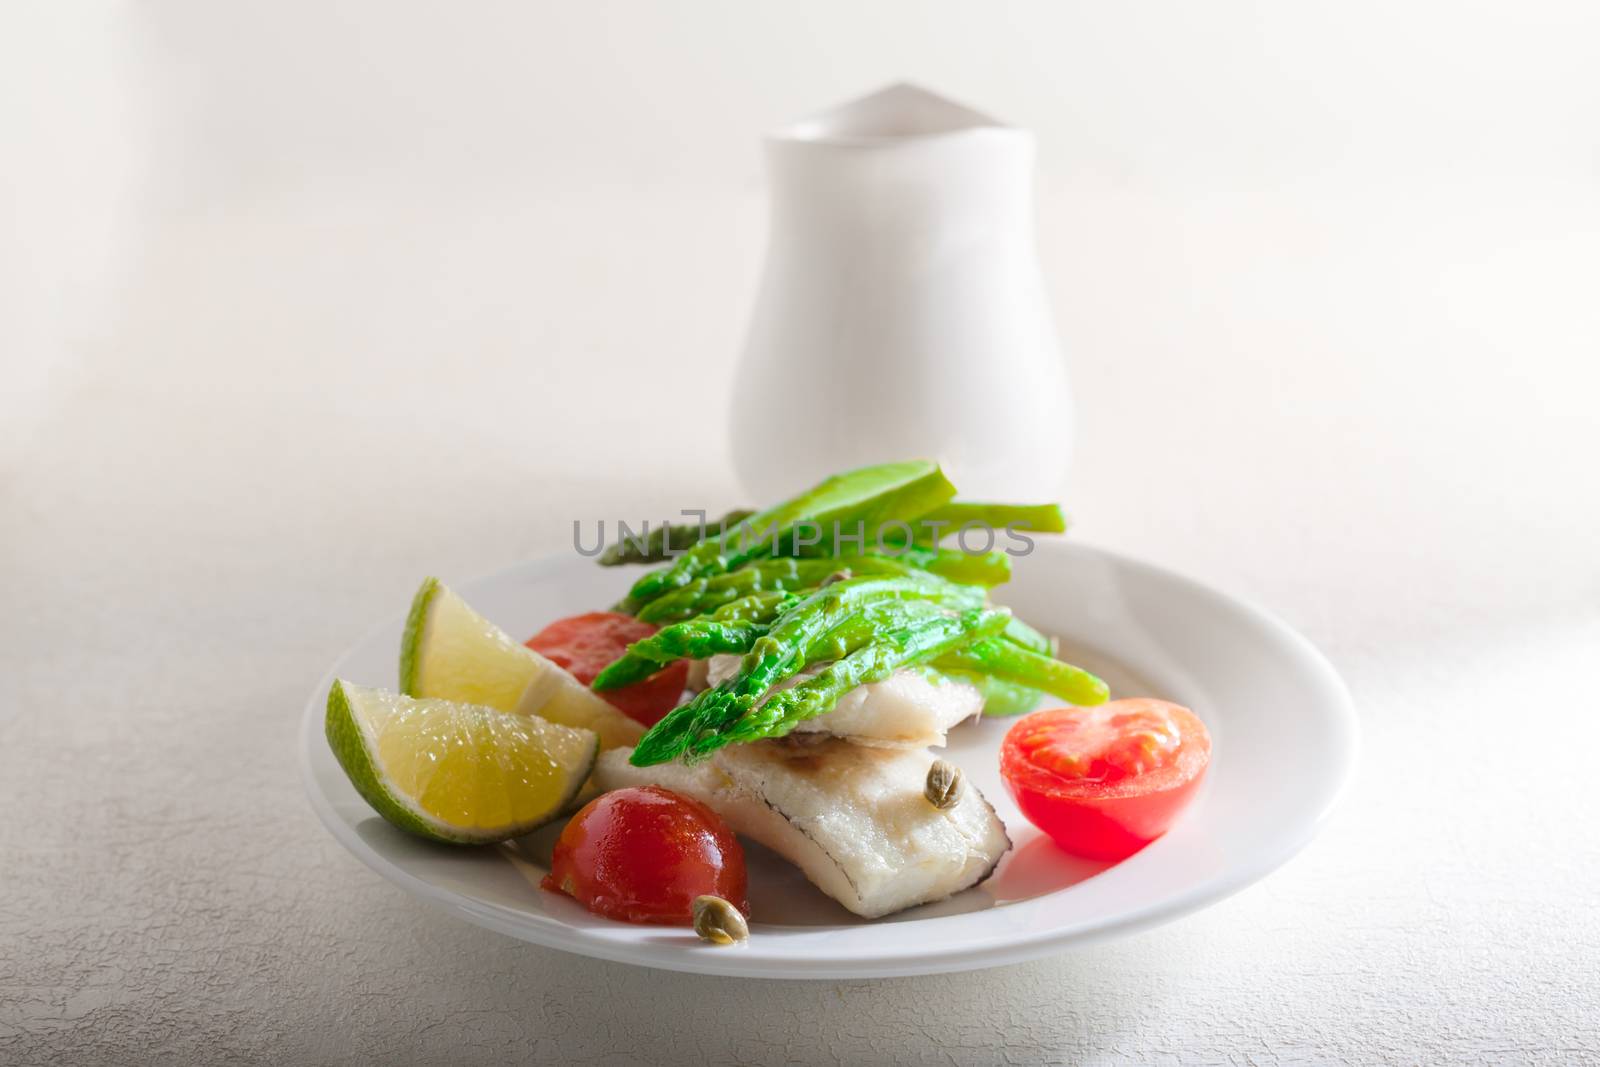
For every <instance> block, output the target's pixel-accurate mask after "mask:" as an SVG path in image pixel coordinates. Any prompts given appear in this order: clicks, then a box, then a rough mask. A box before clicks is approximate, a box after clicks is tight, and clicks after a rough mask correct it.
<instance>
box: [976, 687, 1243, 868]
mask: <svg viewBox="0 0 1600 1067" xmlns="http://www.w3.org/2000/svg"><path fill="white" fill-rule="evenodd" d="M1210 761H1211V735H1210V734H1208V733H1207V732H1206V728H1205V724H1204V723H1202V722H1201V721H1200V720H1199V719H1198V718H1197V717H1196V716H1195V714H1194V712H1192V711H1190V710H1189V709H1188V708H1185V707H1180V706H1179V705H1177V704H1169V703H1167V702H1166V701H1165V700H1151V699H1148V698H1140V699H1136V700H1114V701H1112V702H1111V703H1109V704H1100V705H1098V706H1096V707H1091V708H1071V707H1069V708H1050V709H1047V710H1045V711H1036V712H1034V713H1033V714H1032V715H1029V716H1027V717H1026V718H1024V719H1021V720H1019V721H1018V722H1017V724H1016V725H1015V726H1013V727H1011V729H1010V730H1009V731H1008V732H1007V733H1006V738H1005V741H1004V742H1003V743H1002V744H1001V746H1000V775H1001V777H1002V778H1004V779H1005V783H1006V788H1007V789H1008V790H1010V792H1011V796H1012V797H1013V798H1014V799H1015V800H1016V802H1017V807H1019V808H1021V809H1022V814H1024V815H1026V816H1027V817H1028V820H1029V821H1030V822H1032V823H1033V824H1034V825H1035V826H1037V827H1038V828H1039V829H1041V830H1043V831H1044V832H1045V833H1047V834H1049V835H1050V836H1051V837H1052V838H1054V839H1055V841H1056V844H1058V845H1060V846H1061V847H1062V848H1063V849H1065V850H1066V851H1068V852H1071V853H1073V854H1074V855H1078V856H1087V857H1089V858H1091V859H1107V860H1120V859H1125V858H1126V857H1128V856H1131V855H1133V854H1134V853H1135V852H1137V851H1139V850H1140V849H1141V848H1143V847H1144V846H1145V845H1148V844H1149V843H1150V842H1151V841H1154V840H1155V839H1156V838H1158V837H1160V836H1161V835H1162V834H1164V833H1166V832H1167V828H1168V827H1169V826H1171V825H1172V821H1173V820H1174V819H1175V818H1177V816H1178V813H1179V812H1180V811H1182V810H1183V808H1184V806H1185V805H1186V804H1188V803H1189V800H1190V799H1191V798H1192V797H1193V796H1194V793H1195V790H1196V789H1197V788H1198V787H1199V785H1200V780H1201V778H1203V777H1204V776H1205V773H1206V766H1207V765H1208V764H1209V763H1210Z"/></svg>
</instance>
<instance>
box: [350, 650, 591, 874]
mask: <svg viewBox="0 0 1600 1067" xmlns="http://www.w3.org/2000/svg"><path fill="white" fill-rule="evenodd" d="M325 725H326V730H327V735H328V744H329V746H331V747H332V748H333V754H334V755H335V756H337V757H338V759H339V764H340V766H342V767H343V768H344V773H345V774H347V775H348V776H349V777H350V782H351V784H353V785H354V786H355V787H356V791H357V792H359V793H360V794H361V795H362V797H364V798H365V799H366V801H367V803H368V804H371V805H372V806H373V808H374V809H376V810H377V812H378V814H379V815H382V816H383V817H384V818H385V819H388V820H389V821H390V822H391V823H393V824H394V825H396V826H398V827H400V829H402V830H409V831H410V832H412V833H414V834H420V835H421V836H423V837H429V838H432V839H434V840H436V841H451V842H455V843H457V844H483V843H485V842H489V841H504V840H506V839H507V838H511V837H517V836H519V835H521V834H525V833H527V832H528V831H530V830H532V829H534V828H536V827H538V826H542V825H544V824H545V823H547V822H549V821H550V820H551V819H553V818H555V817H556V816H557V815H560V814H561V813H562V812H563V811H564V810H565V809H566V807H567V805H568V804H569V803H570V802H571V801H572V799H573V797H575V796H576V795H577V793H578V790H579V789H581V788H582V787H583V783H584V782H585V780H587V779H588V777H589V772H590V771H591V770H592V769H593V768H594V760H595V756H596V755H597V754H598V753H599V750H600V747H599V739H598V738H597V737H595V735H594V732H593V731H591V730H575V729H573V728H571V727H569V726H558V725H556V724H555V723H552V722H545V721H544V720H543V719H537V718H532V717H529V716H523V715H511V714H508V713H507V712H503V711H496V710H494V709H493V708H485V707H480V706H478V705H475V704H459V703H456V702H454V701H450V700H437V699H425V700H413V699H412V698H411V697H406V696H401V695H400V694H398V693H390V692H386V691H385V690H382V689H368V688H365V687H364V686H359V685H351V684H350V683H349V682H346V681H342V680H336V681H335V682H334V683H333V688H332V689H331V690H329V692H328V715H327V719H326V723H325Z"/></svg>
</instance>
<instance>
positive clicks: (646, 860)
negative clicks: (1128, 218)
mask: <svg viewBox="0 0 1600 1067" xmlns="http://www.w3.org/2000/svg"><path fill="white" fill-rule="evenodd" d="M541 884H542V885H543V886H544V888H546V889H549V890H552V891H554V892H557V893H566V894H567V895H568V896H570V897H572V898H574V899H575V900H577V901H578V903H580V904H582V905H583V906H584V907H586V908H588V909H589V910H590V911H592V912H594V913H595V914H596V915H604V916H605V917H607V918H609V919H622V920H623V921H625V922H632V923H684V924H687V923H690V922H692V921H693V918H694V914H693V913H694V898H695V897H698V896H701V895H703V894H711V895H712V896H719V897H721V898H722V899H724V900H726V901H728V903H730V904H732V905H733V906H734V907H736V908H738V909H739V910H740V911H743V912H744V913H745V914H749V912H750V904H749V901H748V900H747V899H746V896H745V893H746V887H747V878H746V876H745V868H744V850H743V849H742V848H740V847H739V839H738V838H736V837H734V836H733V831H732V830H729V829H728V827H727V824H725V823H724V822H723V821H722V820H721V819H720V818H718V817H717V814H716V812H714V811H712V810H711V809H710V808H708V807H706V806H705V805H704V804H702V803H700V802H699V801H698V800H694V799H691V798H689V797H686V796H682V795H680V794H678V793H674V792H672V791H671V790H670V789H663V788H661V787H660V786H655V785H647V786H640V787H635V788H630V789H618V790H615V791H613V792H610V793H605V794H603V795H601V796H599V797H596V798H595V799H594V800H591V801H590V802H589V803H588V804H587V805H585V806H584V808H583V810H582V811H580V812H578V814H576V815H574V816H573V817H572V821H571V822H569V823H567V826H566V829H564V830H562V831H561V837H560V838H559V839H558V840H557V841H556V847H555V856H554V858H553V859H552V860H551V861H550V873H549V874H548V875H546V876H545V878H544V881H543V882H542V883H541Z"/></svg>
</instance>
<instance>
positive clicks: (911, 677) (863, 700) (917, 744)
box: [706, 656, 983, 749]
mask: <svg viewBox="0 0 1600 1067" xmlns="http://www.w3.org/2000/svg"><path fill="white" fill-rule="evenodd" d="M740 659H741V657H739V656H712V657H711V658H710V659H709V660H707V661H706V663H707V667H706V684H707V685H717V684H718V683H720V682H721V681H723V680H724V679H725V678H730V677H732V676H733V675H734V674H735V673H737V672H738V670H739V661H740ZM822 669H823V667H822V666H821V665H815V666H811V667H807V668H806V669H805V670H804V671H802V672H800V674H798V675H796V676H795V677H794V678H791V679H787V680H786V681H785V682H784V683H783V684H781V685H779V686H777V687H776V689H787V688H788V687H789V686H790V685H794V684H796V683H798V682H800V681H802V680H803V679H806V678H809V677H811V676H812V675H814V674H816V673H817V672H818V671H821V670H822ZM982 711H983V694H982V693H980V692H978V689H977V687H976V686H974V685H971V684H969V683H967V682H962V681H957V680H955V679H953V678H951V679H935V678H933V677H930V676H929V675H927V674H925V673H923V672H921V671H895V672H894V673H893V674H891V675H890V676H889V677H887V678H885V679H884V680H883V681H881V682H869V683H868V684H866V685H858V686H856V687H855V688H854V689H852V690H850V691H849V692H848V693H846V694H845V695H844V696H842V697H840V698H839V702H838V703H837V704H835V705H834V706H833V708H832V709H831V710H829V711H827V712H825V713H824V714H822V715H818V716H817V717H816V718H814V719H806V720H804V721H803V722H801V723H800V724H799V725H798V726H796V727H795V728H794V731H793V732H794V733H797V734H832V735H833V736H835V737H843V738H845V739H847V740H849V741H851V742H854V743H855V744H858V745H871V746H874V747H882V748H919V749H920V748H928V747H929V746H933V747H935V748H938V747H941V746H943V745H944V743H945V733H946V731H948V730H949V729H950V728H951V727H952V726H955V725H957V724H958V723H961V722H964V721H966V720H967V719H970V718H973V717H974V716H977V715H979V714H980V713H982Z"/></svg>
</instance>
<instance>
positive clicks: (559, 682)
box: [400, 578, 644, 748]
mask: <svg viewBox="0 0 1600 1067" xmlns="http://www.w3.org/2000/svg"><path fill="white" fill-rule="evenodd" d="M400 690H401V692H403V693H405V694H406V695H407V696H414V697H442V698H443V699H445V700H458V701H462V702H465V703H468V704H483V705H486V706H488V707H491V708H498V709H499V710H501V711H514V712H516V713H517V714H519V715H538V716H539V717H540V718H541V719H548V720H549V721H551V722H554V723H560V724H561V725H562V726H576V727H579V728H581V729H585V730H593V731H594V732H595V733H597V734H599V735H600V744H601V746H602V747H604V748H616V747H617V746H619V745H631V744H633V743H634V742H635V741H637V740H638V739H639V738H640V736H641V735H643V733H644V727H643V726H642V725H641V724H640V723H638V722H635V721H634V720H633V719H630V718H629V717H628V716H626V715H624V714H623V713H622V712H620V711H618V710H617V709H616V708H614V707H612V706H611V705H610V704H608V703H606V701H605V700H604V699H602V698H601V697H599V696H596V695H595V694H594V693H593V692H591V691H590V690H589V687H588V686H586V685H584V684H583V683H582V682H580V681H578V680H577V679H576V678H574V677H573V676H572V675H570V674H568V673H567V672H566V671H564V670H562V669H561V668H560V667H558V666H556V665H555V664H554V663H552V662H550V661H549V660H548V659H545V658H544V657H543V656H541V655H539V653H537V652H535V651H534V650H533V649H531V648H527V647H526V646H524V645H520V644H518V643H517V642H516V641H513V640H512V639H511V638H510V636H508V635H507V634H506V632H505V631H504V630H502V629H500V627H498V626H496V625H495V624H494V623H492V622H490V621H489V620H488V619H486V618H484V617H483V616H482V615H479V614H478V613H477V612H476V611H473V610H472V608H470V607H468V606H467V602H466V601H465V600H462V599H461V597H460V596H458V595H457V594H456V593H455V591H454V590H452V589H450V588H449V587H448V586H446V585H445V584H444V583H443V582H441V581H439V579H437V578H429V579H427V580H425V581H424V582H423V583H422V588H420V589H418V590H417V595H416V597H415V599H413V600H412V601H411V614H410V615H409V616H408V617H407V618H406V631H405V635H404V636H403V637H402V638H401V639H400Z"/></svg>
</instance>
